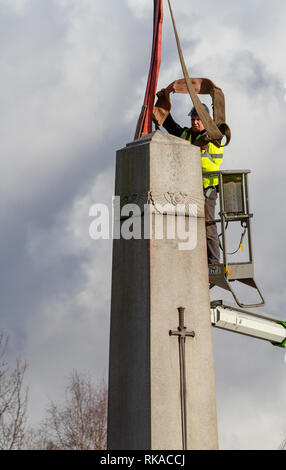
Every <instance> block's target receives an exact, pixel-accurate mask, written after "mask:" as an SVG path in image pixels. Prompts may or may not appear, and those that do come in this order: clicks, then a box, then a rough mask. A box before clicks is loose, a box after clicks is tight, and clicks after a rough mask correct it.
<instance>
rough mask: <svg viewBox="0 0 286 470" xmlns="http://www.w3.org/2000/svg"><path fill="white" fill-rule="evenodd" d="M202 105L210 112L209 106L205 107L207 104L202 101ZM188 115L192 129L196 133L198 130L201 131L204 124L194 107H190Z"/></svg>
mask: <svg viewBox="0 0 286 470" xmlns="http://www.w3.org/2000/svg"><path fill="white" fill-rule="evenodd" d="M202 105H203V107H204V108H205V110H206V111H207V112H208V113H210V111H209V108H208V107H207V105H206V104H204V103H202ZM188 116H190V118H191V120H192V130H193V131H194V132H195V133H198V132H201V131H203V130H204V125H203V123H202V121H201V119H200V118H199V116H198V113H197V110H196V108H192V109H191V111H190V112H189V114H188Z"/></svg>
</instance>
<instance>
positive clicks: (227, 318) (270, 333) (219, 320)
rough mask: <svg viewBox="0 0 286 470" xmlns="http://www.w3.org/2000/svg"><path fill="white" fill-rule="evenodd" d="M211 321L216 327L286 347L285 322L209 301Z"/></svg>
mask: <svg viewBox="0 0 286 470" xmlns="http://www.w3.org/2000/svg"><path fill="white" fill-rule="evenodd" d="M211 322H212V325H213V326H214V327H216V328H221V329H223V330H228V331H233V332H234V333H240V334H243V335H247V336H251V337H254V338H258V339H263V340H266V341H270V342H271V343H272V344H273V345H274V346H280V347H282V348H286V322H284V321H280V320H276V319H274V318H269V317H264V316H262V315H258V314H256V313H251V312H247V311H245V310H242V309H238V308H235V307H230V306H227V305H224V304H223V303H222V301H220V300H219V301H214V302H212V303H211Z"/></svg>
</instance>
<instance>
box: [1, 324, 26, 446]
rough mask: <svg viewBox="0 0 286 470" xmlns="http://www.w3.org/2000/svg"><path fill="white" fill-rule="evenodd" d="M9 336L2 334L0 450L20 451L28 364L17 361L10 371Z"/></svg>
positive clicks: (23, 426)
mask: <svg viewBox="0 0 286 470" xmlns="http://www.w3.org/2000/svg"><path fill="white" fill-rule="evenodd" d="M7 344H8V336H7V335H5V334H4V333H3V332H0V449H1V450H12V449H20V448H21V445H22V443H23V441H24V434H25V424H26V412H27V399H28V389H26V390H23V386H24V385H23V382H24V375H25V372H26V369H27V364H26V363H22V362H21V361H20V360H17V362H16V367H15V369H13V370H12V371H11V370H10V368H9V366H8V363H7V361H6V360H5V353H6V348H7Z"/></svg>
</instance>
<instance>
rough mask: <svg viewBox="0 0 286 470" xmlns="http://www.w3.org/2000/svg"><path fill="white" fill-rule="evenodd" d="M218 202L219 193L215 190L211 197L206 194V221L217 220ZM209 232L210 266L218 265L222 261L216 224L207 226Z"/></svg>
mask: <svg viewBox="0 0 286 470" xmlns="http://www.w3.org/2000/svg"><path fill="white" fill-rule="evenodd" d="M216 200H217V192H216V190H215V189H213V190H212V192H211V193H210V195H209V197H207V196H206V194H205V215H206V220H214V219H215V206H216ZM206 232H207V250H208V262H209V264H218V263H219V261H220V251H219V238H218V233H217V226H216V223H215V222H213V223H207V224H206Z"/></svg>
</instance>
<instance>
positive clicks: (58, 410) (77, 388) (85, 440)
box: [28, 372, 107, 450]
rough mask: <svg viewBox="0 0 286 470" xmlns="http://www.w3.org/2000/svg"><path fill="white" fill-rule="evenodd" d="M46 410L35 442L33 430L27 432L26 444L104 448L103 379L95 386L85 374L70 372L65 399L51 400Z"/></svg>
mask: <svg viewBox="0 0 286 470" xmlns="http://www.w3.org/2000/svg"><path fill="white" fill-rule="evenodd" d="M47 413H48V417H47V419H46V420H45V422H44V425H43V426H42V429H41V432H40V433H38V435H40V439H38V442H35V441H34V442H33V435H32V434H33V433H32V434H30V443H29V444H28V446H30V448H33V449H35V448H42V449H47V448H49V449H55V450H102V449H105V448H106V425H107V416H106V415H107V389H106V385H105V384H104V383H102V384H101V385H97V386H95V385H93V384H92V382H91V379H90V377H89V376H84V375H80V374H78V373H77V372H73V373H72V374H71V376H70V378H69V382H68V385H67V387H66V399H65V402H64V403H63V404H60V405H58V404H55V403H53V402H51V403H50V405H49V407H48V409H47ZM34 437H35V433H34ZM37 446H38V447H37ZM39 446H42V447H39Z"/></svg>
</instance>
